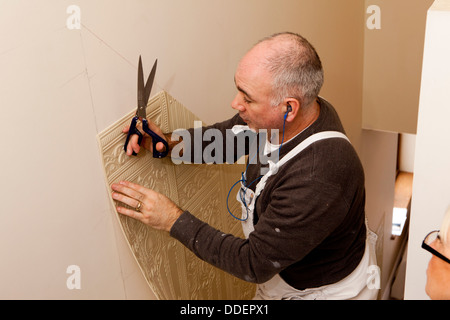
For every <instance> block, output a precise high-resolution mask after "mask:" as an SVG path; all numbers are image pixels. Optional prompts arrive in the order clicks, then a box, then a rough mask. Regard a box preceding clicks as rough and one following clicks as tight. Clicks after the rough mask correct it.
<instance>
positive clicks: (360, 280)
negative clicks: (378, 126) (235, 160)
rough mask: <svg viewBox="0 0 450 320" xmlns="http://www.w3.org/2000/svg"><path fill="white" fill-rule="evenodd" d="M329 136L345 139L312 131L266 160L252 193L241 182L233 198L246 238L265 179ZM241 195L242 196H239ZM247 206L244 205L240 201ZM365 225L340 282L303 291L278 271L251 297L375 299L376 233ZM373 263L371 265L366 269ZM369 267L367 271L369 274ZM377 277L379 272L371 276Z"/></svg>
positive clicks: (332, 134) (340, 135) (250, 228)
mask: <svg viewBox="0 0 450 320" xmlns="http://www.w3.org/2000/svg"><path fill="white" fill-rule="evenodd" d="M330 138H342V139H346V140H347V141H349V140H348V138H347V137H346V136H345V135H344V134H343V133H341V132H337V131H325V132H319V133H316V134H314V135H312V136H310V137H308V138H307V139H305V140H304V141H302V142H301V143H300V144H298V145H297V146H296V147H295V148H294V149H292V150H291V151H290V152H289V153H288V154H286V155H285V156H284V157H283V158H282V159H280V160H279V161H278V162H277V163H273V162H271V161H269V171H268V172H267V173H266V174H265V175H264V176H263V177H262V178H261V180H260V181H259V183H258V184H257V185H256V189H255V192H253V191H252V190H251V189H248V188H246V187H245V186H244V185H243V184H242V182H241V189H240V190H239V191H238V193H237V196H236V199H237V200H238V201H239V202H240V203H241V207H242V220H244V219H245V220H244V221H242V228H243V231H244V235H245V237H246V238H248V236H249V234H250V233H251V232H252V231H253V230H254V226H253V210H254V206H255V202H256V199H257V198H258V196H259V195H260V194H261V192H262V190H263V189H264V186H265V184H266V181H267V179H268V178H269V177H270V176H271V175H273V174H276V173H277V171H278V168H279V167H281V166H282V165H283V164H285V163H286V162H287V161H288V160H290V159H292V158H293V157H295V156H296V155H297V154H299V153H300V152H302V151H303V150H304V149H305V148H306V147H308V146H309V145H310V144H312V143H314V142H316V141H319V140H322V139H330ZM242 188H244V189H246V190H245V193H244V192H241V190H242ZM242 197H244V198H245V200H244V199H242ZM243 200H244V201H245V203H246V204H247V207H246V206H245V205H244V201H243ZM366 228H367V239H366V249H365V253H364V256H363V258H362V259H361V262H360V263H359V265H358V267H357V268H356V269H355V270H354V271H353V272H352V273H351V274H350V275H348V276H347V277H345V278H344V279H342V280H341V281H339V282H337V283H334V284H330V285H325V286H322V287H319V288H311V289H305V290H298V289H295V288H293V287H291V286H290V285H289V284H287V283H286V282H285V281H284V280H283V279H282V278H281V277H280V275H279V274H277V275H275V276H274V277H273V278H272V279H270V280H269V281H267V282H265V283H263V284H259V285H258V286H257V290H256V294H255V297H254V299H264V300H280V299H288V300H290V299H292V300H295V299H300V300H325V299H329V300H347V299H358V300H375V299H376V298H377V295H378V289H379V286H378V285H376V286H373V285H368V284H369V280H371V278H370V277H372V278H373V271H374V270H375V272H378V270H379V269H378V267H377V266H376V256H375V244H376V241H377V236H376V234H375V233H373V232H372V231H370V230H369V228H368V225H367V219H366ZM370 266H373V267H375V268H373V267H372V268H369V267H370ZM369 270H370V273H369ZM375 276H378V277H379V274H377V275H375Z"/></svg>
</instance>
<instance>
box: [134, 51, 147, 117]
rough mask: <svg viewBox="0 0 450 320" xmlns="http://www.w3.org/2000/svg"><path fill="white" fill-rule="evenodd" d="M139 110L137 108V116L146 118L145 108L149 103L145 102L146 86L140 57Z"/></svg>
mask: <svg viewBox="0 0 450 320" xmlns="http://www.w3.org/2000/svg"><path fill="white" fill-rule="evenodd" d="M137 86H138V101H137V103H138V108H137V112H136V114H137V116H138V117H141V118H145V116H146V114H145V108H146V106H147V103H146V101H145V86H144V70H143V69H142V59H141V56H139V67H138V83H137Z"/></svg>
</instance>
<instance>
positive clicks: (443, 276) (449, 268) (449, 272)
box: [423, 208, 450, 300]
mask: <svg viewBox="0 0 450 320" xmlns="http://www.w3.org/2000/svg"><path fill="white" fill-rule="evenodd" d="M423 248H424V249H426V250H428V251H430V252H431V253H432V256H431V259H430V262H429V263H428V269H427V284H426V287H425V291H426V293H427V295H428V296H429V297H430V298H431V299H433V300H450V208H449V209H448V210H447V212H446V214H445V217H444V220H443V222H442V225H441V229H440V230H439V231H433V232H431V233H429V234H428V235H427V237H426V238H425V240H424V244H423Z"/></svg>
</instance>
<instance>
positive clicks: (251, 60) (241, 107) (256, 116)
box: [231, 49, 283, 131]
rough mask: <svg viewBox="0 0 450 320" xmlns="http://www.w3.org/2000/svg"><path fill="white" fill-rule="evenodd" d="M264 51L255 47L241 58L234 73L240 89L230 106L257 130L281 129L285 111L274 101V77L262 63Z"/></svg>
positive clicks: (237, 86)
mask: <svg viewBox="0 0 450 320" xmlns="http://www.w3.org/2000/svg"><path fill="white" fill-rule="evenodd" d="M261 54H263V52H262V51H261V50H258V49H253V50H252V51H250V52H249V53H248V54H247V55H246V56H245V57H244V58H243V59H242V60H241V63H240V64H239V66H238V68H237V70H236V74H235V77H234V81H235V84H236V88H237V90H238V93H237V94H236V97H235V98H234V99H233V101H232V103H231V107H232V108H233V109H236V110H237V111H239V115H240V117H241V118H242V119H243V120H244V121H245V122H246V123H247V125H248V126H249V127H250V128H251V129H253V130H255V131H258V130H259V129H279V130H281V129H282V126H283V114H282V111H280V110H281V109H280V106H277V107H273V106H272V105H271V97H272V86H271V77H270V74H269V72H268V71H266V70H265V69H264V68H263V67H262V66H261V65H262V64H261V63H259V61H260V60H259V59H260V57H261Z"/></svg>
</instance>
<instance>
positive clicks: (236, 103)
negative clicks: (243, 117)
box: [231, 94, 245, 112]
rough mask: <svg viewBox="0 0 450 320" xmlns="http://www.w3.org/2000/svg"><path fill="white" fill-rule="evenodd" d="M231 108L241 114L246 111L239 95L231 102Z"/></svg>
mask: <svg viewBox="0 0 450 320" xmlns="http://www.w3.org/2000/svg"><path fill="white" fill-rule="evenodd" d="M231 107H232V108H233V109H235V110H237V111H240V112H243V111H245V107H244V106H243V105H242V103H241V102H240V100H239V94H237V95H236V97H234V99H233V101H231Z"/></svg>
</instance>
